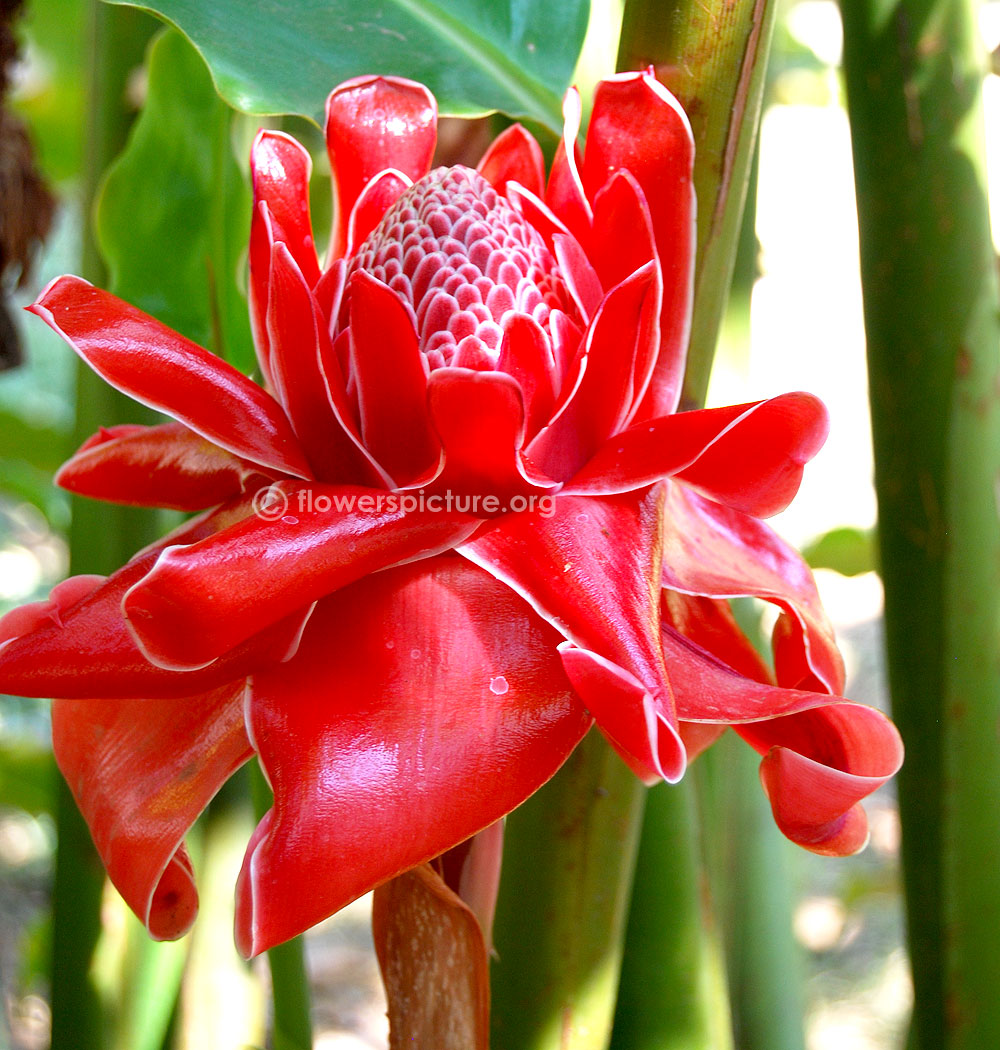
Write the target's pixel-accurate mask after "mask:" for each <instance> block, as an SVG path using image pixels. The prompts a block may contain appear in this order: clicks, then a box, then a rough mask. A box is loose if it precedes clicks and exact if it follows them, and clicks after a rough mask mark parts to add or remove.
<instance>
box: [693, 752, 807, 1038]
mask: <svg viewBox="0 0 1000 1050" xmlns="http://www.w3.org/2000/svg"><path fill="white" fill-rule="evenodd" d="M759 764H760V757H759V756H758V755H757V753H756V752H755V751H753V750H752V749H751V748H750V747H748V746H747V745H746V744H745V743H744V742H743V741H742V740H740V739H739V738H738V737H737V736H736V735H735V734H733V733H727V734H726V735H725V736H724V737H723V738H722V739H721V740H720V741H719V742H718V743H717V744H715V745H713V747H712V748H711V749H710V750H709V751H708V752H707V753H706V754H705V755H703V756H702V757H701V758H699V759H698V763H697V765H696V767H695V769H694V771H693V772H694V774H695V779H696V782H697V783H698V787H699V789H700V790H699V799H700V801H701V803H702V813H703V815H704V817H705V820H706V824H707V837H708V838H709V839H710V840H711V841H710V843H709V849H708V854H709V861H708V868H709V875H710V882H711V887H712V891H713V896H714V899H715V904H716V915H717V916H718V917H719V921H720V926H721V935H722V939H723V940H724V942H725V949H726V953H725V954H726V968H727V973H728V977H729V994H730V998H731V1001H732V1014H733V1032H734V1035H735V1041H736V1045H737V1046H738V1047H739V1048H740V1050H805V1024H804V1018H805V994H804V989H803V985H802V976H803V975H802V957H801V950H800V949H799V947H798V945H797V944H796V943H795V938H794V937H793V935H792V897H793V894H792V885H791V875H790V866H791V865H790V861H791V856H790V853H791V851H793V850H795V849H796V847H794V846H792V844H791V843H790V842H789V841H788V840H787V839H786V838H785V837H784V836H783V835H782V834H781V832H780V831H778V829H777V827H776V825H775V823H774V818H773V817H772V815H771V807H770V806H769V804H768V801H767V798H766V797H765V795H764V792H763V791H761V788H760V778H759V776H758V772H757V770H758V766H759Z"/></svg>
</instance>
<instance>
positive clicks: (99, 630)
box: [0, 519, 309, 698]
mask: <svg viewBox="0 0 1000 1050" xmlns="http://www.w3.org/2000/svg"><path fill="white" fill-rule="evenodd" d="M206 520H212V519H206ZM199 534H201V535H199ZM206 534H207V532H206V531H205V528H204V524H203V522H199V523H196V524H195V525H194V526H192V527H189V528H188V529H187V531H186V532H182V533H180V534H175V535H174V536H173V537H172V539H173V540H174V541H175V542H177V541H180V540H186V541H188V542H193V541H194V540H195V539H198V538H201V536H203V535H206ZM168 543H169V540H166V541H163V542H162V543H161V544H159V545H157V546H155V547H153V548H151V549H149V550H147V551H145V552H143V553H141V554H139V555H136V557H135V558H133V559H132V561H130V562H129V563H128V564H127V565H126V566H125V567H124V568H122V569H119V570H118V572H116V573H114V575H112V576H110V577H108V578H107V580H104V581H102V582H100V584H99V585H98V586H94V583H95V581H100V580H101V578H100V577H92V576H88V577H72V578H71V579H69V580H66V581H64V582H63V583H61V584H60V585H59V586H58V587H57V588H55V590H53V592H52V595H51V596H50V598H49V600H48V601H47V602H38V603H34V604H33V605H31V606H27V607H24V608H21V609H15V610H13V611H12V612H10V613H8V614H7V615H6V616H4V617H2V618H0V692H6V693H11V694H13V695H15V696H60V697H73V698H79V697H93V696H104V697H114V698H123V697H135V696H141V697H157V698H174V697H185V696H190V695H191V694H192V693H193V692H198V691H199V690H207V689H214V688H216V687H218V686H220V685H221V684H223V683H226V682H230V681H234V680H239V679H242V678H245V677H246V676H247V675H248V674H249V673H250V672H251V671H253V670H255V669H256V668H257V667H259V666H262V665H264V664H267V663H277V662H280V661H282V660H285V659H287V658H288V657H289V656H290V655H291V654H292V653H293V652H294V651H295V648H296V646H297V645H298V640H299V636H300V634H301V631H302V627H303V623H304V621H305V619H306V618H307V616H308V612H309V610H308V608H305V609H301V610H296V611H295V612H294V613H293V614H292V615H290V616H289V617H287V618H286V619H285V620H283V621H281V622H279V623H276V624H274V625H273V626H271V627H269V628H268V629H267V630H265V631H263V632H261V633H260V634H256V635H254V636H253V637H251V638H249V639H247V641H245V642H244V643H243V644H242V645H240V646H238V647H236V648H235V649H233V650H232V651H231V652H229V653H226V654H225V655H224V656H223V657H222V658H221V659H219V660H217V661H216V662H215V663H213V664H212V665H211V666H209V667H206V668H205V669H204V670H198V671H191V672H188V673H185V674H178V673H177V672H175V671H168V670H164V669H163V668H160V667H155V666H154V665H153V664H151V663H150V662H149V661H148V660H147V659H146V657H145V656H144V654H143V653H142V652H141V650H140V649H139V647H138V646H137V645H136V643H135V640H134V639H133V637H132V635H131V633H130V632H129V630H128V628H127V626H126V624H125V620H124V617H123V616H122V608H121V606H122V598H123V596H124V595H125V593H126V592H127V591H128V589H129V588H130V587H132V586H134V585H135V584H136V583H137V582H138V581H139V580H141V579H142V578H143V576H145V575H146V573H147V572H149V570H150V569H151V568H152V567H153V565H154V564H155V562H156V558H157V555H158V553H159V551H160V550H161V549H162V548H163V547H164V546H166V545H167V544H168Z"/></svg>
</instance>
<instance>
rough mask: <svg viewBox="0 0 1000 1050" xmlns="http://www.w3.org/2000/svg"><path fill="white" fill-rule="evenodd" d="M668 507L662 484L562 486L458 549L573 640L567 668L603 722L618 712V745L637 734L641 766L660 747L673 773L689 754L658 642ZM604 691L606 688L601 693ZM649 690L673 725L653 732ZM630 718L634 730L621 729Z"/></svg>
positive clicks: (649, 764)
mask: <svg viewBox="0 0 1000 1050" xmlns="http://www.w3.org/2000/svg"><path fill="white" fill-rule="evenodd" d="M662 512H663V497H662V493H661V492H660V490H659V489H658V488H652V489H648V490H646V491H643V492H631V493H627V494H625V495H621V496H609V497H580V496H569V497H565V498H564V497H563V496H562V495H561V494H559V495H556V496H555V497H554V498H552V500H551V507H550V508H549V509H548V510H546V511H544V512H535V513H530V514H511V515H507V516H505V517H502V518H499V519H498V520H497V521H496V522H495V523H493V524H492V525H491V526H490V527H487V528H484V529H482V530H481V531H480V532H479V533H477V534H476V535H475V536H474V538H473V539H472V540H471V541H470V542H468V543H466V544H465V545H463V546H462V547H460V548H459V553H460V554H462V555H464V556H465V557H467V558H468V559H469V560H470V561H472V562H474V563H475V564H477V565H480V566H482V567H483V568H484V569H486V570H487V571H488V572H490V573H492V574H493V575H494V576H495V577H496V578H497V579H498V580H500V581H501V582H503V583H505V584H507V586H509V587H510V588H512V589H513V590H514V591H516V592H517V593H518V594H520V595H521V596H522V597H523V598H524V599H525V600H526V601H527V602H528V603H529V604H530V605H531V606H532V608H534V609H535V611H536V612H537V613H538V614H539V615H540V616H542V617H543V618H544V619H545V620H547V621H548V622H549V623H551V624H552V625H553V626H554V627H555V628H556V629H557V630H558V631H559V633H560V634H561V635H562V636H563V638H564V639H566V641H568V642H571V643H572V645H573V646H574V647H575V648H574V649H570V650H567V651H566V652H564V653H563V659H564V661H567V663H566V666H567V671H568V672H569V673H570V674H571V677H573V680H574V684H579V685H580V688H581V697H582V699H583V700H584V702H585V703H586V704H587V706H588V708H589V709H590V711H591V713H592V714H593V715H594V716H595V717H596V718H597V720H598V725H599V726H600V727H601V728H602V729H603V728H604V726H603V724H602V722H601V718H602V715H603V714H604V713H607V714H608V715H609V718H612V721H611V722H609V730H608V736H609V739H611V740H612V742H613V743H614V744H615V746H616V747H618V748H619V749H624V748H625V747H627V746H628V745H629V742H630V741H635V751H633V752H631V754H632V755H633V758H634V763H633V764H634V765H635V766H636V768H643V770H644V772H643V773H642V774H641V775H643V776H647V775H652V774H651V773H650V772H649V770H655V769H656V764H655V762H654V761H653V759H652V758H651V757H650V754H651V751H652V753H653V754H655V756H656V762H658V763H659V765H660V767H662V769H664V770H665V771H666V773H667V774H668V775H669V777H670V778H671V779H675V778H676V777H679V776H680V775H681V772H682V771H683V767H684V754H683V749H682V748H681V746H680V740H679V738H677V737H676V734H674V733H673V730H674V729H676V724H677V723H676V716H675V714H674V710H673V698H672V696H671V692H670V686H669V683H668V681H667V670H666V668H665V666H664V663H663V651H662V648H661V645H660V626H659V620H660V601H659V592H660V588H659V581H660V573H661V567H660V557H661V548H660V532H661V529H662V521H661V514H662ZM587 654H591V655H587ZM582 661H589V663H588V664H587V665H586V666H584V664H583V663H582ZM571 667H572V668H573V670H572V671H570V668H571ZM577 672H579V673H577ZM585 687H586V691H583V690H584V688H585ZM598 690H602V691H604V693H605V694H606V696H605V697H604V698H601V697H597V696H595V695H593V694H594V693H596V692H597V691H598ZM626 695H627V696H629V697H630V700H629V701H628V702H629V703H631V704H633V708H632V710H630V711H629V712H626V713H624V714H621V713H620V712H618V711H617V710H616V705H618V701H619V700H621V701H622V702H625V701H624V699H623V698H624V697H625V696H626ZM647 695H648V696H649V697H650V698H651V699H650V702H649V704H648V705H647V707H648V710H649V712H651V713H654V714H655V717H656V720H657V721H658V722H660V723H662V724H663V726H664V727H666V728H664V729H662V730H661V729H658V728H656V726H653V727H652V728H653V729H654V730H655V732H654V733H653V734H652V737H651V735H650V733H649V732H647V731H646V726H647V722H646V721H644V719H645V718H646V712H645V710H644V709H643V710H641V709H640V708H642V705H643V703H644V702H645V701H644V698H645V697H646V696H647ZM619 716H620V717H619ZM625 719H627V720H628V726H629V729H628V734H627V735H626V734H625V732H624V730H622V729H620V728H619V726H620V725H621V724H622V722H623V720H625ZM649 724H650V725H651V723H649Z"/></svg>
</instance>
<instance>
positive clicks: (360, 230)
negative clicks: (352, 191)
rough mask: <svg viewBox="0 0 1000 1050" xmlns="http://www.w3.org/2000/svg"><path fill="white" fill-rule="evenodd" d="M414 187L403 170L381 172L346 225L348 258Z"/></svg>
mask: <svg viewBox="0 0 1000 1050" xmlns="http://www.w3.org/2000/svg"><path fill="white" fill-rule="evenodd" d="M412 185H413V180H412V179H410V178H407V176H406V175H404V174H403V173H402V172H401V171H394V170H393V169H391V168H389V169H387V170H386V171H382V172H379V174H378V175H376V176H375V178H373V179H372V180H371V182H369V183H368V185H367V186H365V188H364V189H363V190H362V191H361V196H360V197H358V199H357V200H356V201H355V202H354V207H353V208H352V209H351V217H350V220H349V221H348V224H347V255H348V256H352V255H354V253H355V252H356V251H357V250H358V249H359V248H360V247H361V245H362V244H363V243H364V241H365V238H366V237H367V236H368V234H370V233H371V232H372V230H374V229H375V227H376V226H378V224H379V223H380V222H381V221H382V216H383V215H385V213H386V212H387V211H388V210H389V209H390V208H391V207H392V206H393V205H394V204H395V203H396V201H398V200H399V198H400V197H401V196H402V195H403V194H404V193H405V192H406V191H407V190H408V189H409V188H410V187H411V186H412Z"/></svg>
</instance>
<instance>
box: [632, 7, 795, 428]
mask: <svg viewBox="0 0 1000 1050" xmlns="http://www.w3.org/2000/svg"><path fill="white" fill-rule="evenodd" d="M776 6H777V5H776V4H775V3H774V0H731V2H726V3H721V2H716V3H704V2H701V0H672V2H669V3H664V2H663V0H638V2H636V0H633V2H629V3H626V5H625V16H624V19H623V21H622V36H621V42H620V45H619V49H618V68H619V69H642V68H644V67H645V66H648V65H652V66H654V67H655V69H656V73H657V76H658V77H659V78H660V79H661V80H662V81H663V83H664V84H666V85H667V87H669V88H670V90H671V91H673V93H674V94H675V95H676V96H677V98H678V99H679V100H680V102H681V103H682V105H683V106H684V109H685V110H686V112H687V114H688V117H689V118H690V120H691V129H692V131H693V132H694V140H695V146H696V151H695V166H694V187H695V192H696V193H697V196H698V250H697V256H696V261H695V301H694V315H693V317H692V321H691V344H690V349H689V351H688V366H687V375H686V377H685V382H684V398H683V407H686V408H696V407H698V406H700V405H701V404H703V402H704V399H705V392H706V390H707V389H708V377H709V373H710V372H711V369H712V358H713V355H714V353H715V344H716V340H717V339H718V337H719V327H720V325H721V324H722V318H723V315H724V314H725V311H726V301H727V299H728V296H729V286H730V283H731V280H732V275H733V260H734V258H735V253H736V242H737V240H738V238H739V229H740V218H741V216H742V214H743V202H744V200H745V199H746V189H747V181H748V179H749V175H750V164H751V160H752V158H753V152H754V144H755V143H756V141H757V126H758V124H759V121H760V108H761V98H762V96H763V92H764V80H765V75H766V72H767V56H768V51H769V48H770V43H771V35H772V31H773V28H774V13H775V9H776Z"/></svg>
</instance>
